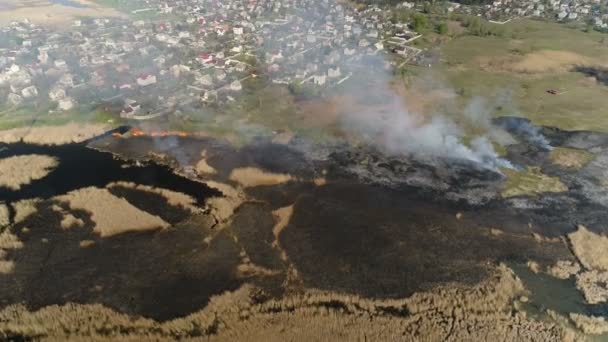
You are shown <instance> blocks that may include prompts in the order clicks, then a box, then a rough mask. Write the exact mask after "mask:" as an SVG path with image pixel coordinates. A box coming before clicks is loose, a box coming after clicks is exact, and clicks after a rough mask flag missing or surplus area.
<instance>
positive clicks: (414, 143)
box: [343, 89, 513, 170]
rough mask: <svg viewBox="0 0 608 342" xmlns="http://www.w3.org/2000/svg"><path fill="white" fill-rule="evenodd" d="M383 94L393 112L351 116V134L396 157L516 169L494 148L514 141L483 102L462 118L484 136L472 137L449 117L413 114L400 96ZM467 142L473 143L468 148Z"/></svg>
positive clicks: (475, 103) (348, 124)
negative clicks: (495, 145)
mask: <svg viewBox="0 0 608 342" xmlns="http://www.w3.org/2000/svg"><path fill="white" fill-rule="evenodd" d="M382 93H383V94H386V95H385V96H387V97H388V99H387V101H388V102H389V104H388V108H389V109H388V110H386V111H385V112H383V113H382V114H381V115H378V114H377V113H370V112H366V111H355V112H350V113H348V114H347V115H346V116H345V117H344V118H343V124H344V127H345V128H346V130H347V131H350V132H355V133H356V134H358V135H359V136H360V137H362V138H363V139H364V140H365V141H366V142H367V143H371V144H373V145H376V146H377V147H379V148H380V149H381V150H383V151H384V152H385V153H388V154H392V155H413V156H415V157H420V158H429V157H430V158H435V157H438V158H453V159H464V160H468V161H471V162H474V163H477V164H480V165H481V166H483V167H486V168H490V169H493V170H496V169H497V168H500V167H505V168H513V165H512V164H511V163H510V162H509V161H508V160H506V159H504V158H501V157H499V156H498V154H497V153H496V151H495V150H494V147H493V145H492V142H495V143H498V144H501V145H503V144H507V143H510V141H512V138H511V137H510V136H509V134H508V133H506V132H504V131H502V130H501V129H499V128H496V127H494V126H492V125H491V121H490V117H489V115H488V110H487V108H486V106H485V104H484V103H483V101H481V100H480V99H475V100H474V101H473V102H471V104H470V105H469V106H468V107H467V109H466V110H465V111H464V114H462V115H459V116H458V119H460V121H467V126H469V127H475V128H476V130H477V131H481V132H482V133H481V134H480V135H477V136H472V137H471V136H470V135H467V134H466V132H465V131H464V130H463V129H462V127H461V126H460V125H458V124H457V123H456V122H455V121H453V120H452V119H450V118H448V117H447V116H446V115H442V114H440V113H436V114H433V115H430V117H429V116H422V115H420V114H418V113H413V112H410V111H409V110H408V108H407V106H406V103H405V101H404V100H403V99H402V98H401V97H400V96H399V95H397V94H396V93H394V92H393V91H391V90H390V89H385V90H383V91H382ZM465 140H469V143H468V144H465V143H464V142H465Z"/></svg>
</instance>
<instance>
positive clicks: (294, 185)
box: [0, 128, 608, 320]
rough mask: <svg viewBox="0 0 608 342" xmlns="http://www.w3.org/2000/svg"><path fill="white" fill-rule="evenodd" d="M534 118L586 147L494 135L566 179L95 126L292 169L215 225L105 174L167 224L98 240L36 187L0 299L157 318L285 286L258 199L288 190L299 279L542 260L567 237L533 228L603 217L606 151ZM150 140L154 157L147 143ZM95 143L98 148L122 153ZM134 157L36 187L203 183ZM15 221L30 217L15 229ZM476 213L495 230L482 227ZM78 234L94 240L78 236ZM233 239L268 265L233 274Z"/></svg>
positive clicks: (123, 145)
mask: <svg viewBox="0 0 608 342" xmlns="http://www.w3.org/2000/svg"><path fill="white" fill-rule="evenodd" d="M538 132H541V133H542V134H543V135H545V138H546V139H547V141H548V142H549V143H550V144H551V145H553V146H560V145H563V146H570V147H575V146H577V147H579V148H581V146H585V147H589V148H592V149H594V151H595V152H594V153H595V156H596V159H594V161H592V162H591V163H590V164H589V165H588V166H586V167H585V168H583V169H581V170H576V171H573V170H567V169H563V168H560V167H559V166H556V165H553V164H551V162H550V161H549V159H548V152H547V151H545V150H544V149H543V148H541V147H539V146H537V145H536V143H537V142H538V140H534V139H521V140H520V142H519V144H517V145H514V146H511V147H510V148H508V153H509V156H511V157H512V159H513V160H514V161H517V163H518V164H519V165H520V166H521V167H525V166H527V165H535V166H539V167H541V168H542V170H543V172H546V173H547V174H550V175H553V176H556V177H559V178H560V179H561V180H562V181H563V182H564V183H565V184H567V186H568V187H569V191H567V192H565V193H560V194H542V195H540V196H538V197H527V196H521V197H516V198H510V199H502V198H501V197H500V196H499V193H500V190H501V186H502V182H503V181H504V176H502V175H501V174H500V172H497V171H496V170H489V169H487V168H483V167H479V166H477V165H474V164H471V163H467V162H463V161H455V160H445V159H443V160H440V159H435V160H425V161H420V160H415V159H412V158H410V157H407V156H401V157H394V156H393V157H390V156H385V155H382V154H380V153H379V152H378V151H376V150H374V149H373V148H370V147H361V148H351V147H348V146H345V145H340V144H338V145H328V146H317V147H313V148H310V145H305V144H302V142H301V141H297V140H296V141H295V142H294V143H292V144H290V145H287V146H285V145H276V144H272V143H270V142H265V141H260V142H256V143H253V144H251V145H249V146H246V147H243V148H236V147H232V146H230V144H228V143H227V142H224V141H219V140H215V139H211V138H206V139H195V138H185V139H182V138H180V139H170V140H168V141H163V140H158V139H152V138H145V137H142V138H128V139H127V138H125V139H123V138H119V139H117V138H113V137H105V138H101V139H97V140H96V141H94V143H93V145H94V146H95V147H96V148H101V149H107V150H109V151H112V152H113V153H117V154H119V155H123V156H127V157H129V158H137V159H141V158H144V159H146V158H151V159H155V160H161V161H162V162H164V163H167V164H168V165H172V166H173V167H177V168H184V167H187V166H189V165H193V164H195V163H196V162H197V161H198V160H199V159H200V155H201V152H202V151H207V162H208V163H209V164H210V165H211V166H212V167H214V168H215V169H216V170H218V173H217V174H216V175H213V176H210V178H212V179H213V180H216V181H220V182H226V183H230V184H232V185H235V186H236V184H235V183H231V182H230V181H229V180H228V179H227V177H228V176H229V174H230V172H231V171H232V170H233V169H234V168H237V167H245V166H252V167H258V168H261V169H263V170H266V171H271V172H281V173H290V174H292V175H294V176H296V177H297V179H298V180H297V181H291V182H288V183H286V184H281V185H276V186H259V187H255V188H250V189H247V190H246V193H247V195H248V196H249V197H250V198H251V200H252V201H251V202H247V203H246V204H244V205H243V206H241V207H240V208H239V209H238V210H237V211H236V213H235V215H234V217H233V218H232V221H231V222H230V223H229V224H228V225H227V227H226V228H224V230H222V231H218V230H217V229H218V227H216V226H215V221H213V220H211V219H210V218H209V217H208V216H205V215H204V214H202V215H197V216H190V215H187V214H186V212H185V211H184V210H183V209H181V208H178V207H171V206H168V205H167V203H166V202H164V201H163V200H162V199H161V198H159V197H158V196H155V195H153V194H149V193H145V192H141V191H140V190H133V189H125V188H116V189H115V190H113V192H114V193H115V194H116V195H119V196H121V197H124V198H125V199H127V200H128V201H129V202H131V203H132V204H133V205H135V206H137V207H138V208H140V209H142V210H145V211H147V212H150V213H152V214H155V215H159V216H161V217H162V218H164V219H166V220H167V221H168V222H170V223H172V224H174V226H173V227H172V228H171V229H169V230H167V231H154V232H146V233H129V234H121V235H118V236H115V237H111V238H107V239H101V238H99V237H98V236H96V235H95V234H94V233H92V231H91V228H92V222H91V220H90V217H89V214H88V213H86V212H75V213H73V214H75V215H76V216H78V217H80V218H82V219H83V220H84V221H85V227H83V228H77V229H72V230H62V229H61V228H59V220H60V216H59V215H58V214H57V213H56V212H54V211H52V210H50V209H49V208H50V205H51V204H52V203H50V202H49V201H46V202H43V203H42V204H40V205H39V212H38V213H37V214H35V215H32V216H30V217H28V218H27V219H26V221H25V222H23V223H20V224H18V225H16V226H15V227H13V230H14V231H15V232H16V233H17V235H18V237H19V238H20V239H21V240H22V241H24V245H25V246H24V248H23V249H21V250H16V251H11V252H10V253H9V255H8V258H9V259H12V260H15V261H16V268H15V271H14V273H12V274H10V275H4V276H0V303H2V304H3V305H7V304H12V303H25V304H26V305H27V306H28V307H30V308H32V309H36V308H39V307H42V306H45V305H50V304H62V303H66V302H69V301H74V302H78V303H103V304H105V305H107V306H109V307H111V308H113V309H116V310H118V311H121V312H126V313H129V314H134V315H142V316H146V317H152V318H155V319H159V320H166V319H171V318H175V317H181V316H184V315H187V314H189V313H191V312H194V311H196V310H199V309H201V308H203V307H204V306H205V304H206V303H207V302H208V300H209V298H210V297H211V296H213V295H216V294H220V293H222V292H224V291H229V290H234V289H236V288H237V287H238V286H240V285H241V284H243V283H244V282H251V283H254V284H256V285H257V286H259V287H260V288H261V289H262V290H263V292H264V293H265V295H264V296H262V297H261V298H270V297H273V296H281V295H282V293H283V292H284V291H285V290H287V289H285V288H284V287H283V285H282V284H284V282H285V277H286V272H287V266H288V265H287V264H286V263H285V262H284V261H283V260H282V259H281V258H280V252H279V250H278V249H277V248H276V247H273V245H272V242H273V240H274V236H273V234H272V228H273V226H274V224H275V220H276V219H275V218H274V216H273V215H272V211H273V210H276V209H277V208H281V207H285V206H289V205H293V216H292V218H291V221H290V223H289V224H288V226H287V227H286V228H285V229H284V230H283V232H282V233H281V235H280V239H279V242H280V245H281V247H282V248H283V250H284V251H285V252H286V255H287V257H288V260H289V262H291V263H293V265H294V266H295V268H296V269H297V270H298V274H299V276H300V278H301V281H302V285H303V286H305V287H312V288H318V289H326V290H334V291H339V292H344V293H351V294H357V295H362V296H365V297H373V298H396V297H404V296H408V295H410V294H412V293H414V292H416V291H420V290H425V289H429V288H432V287H434V286H437V285H440V284H446V283H452V282H457V283H462V284H475V283H477V282H479V281H481V280H483V279H484V277H485V276H486V274H487V271H488V270H489V269H491V268H492V267H494V266H495V265H496V263H498V262H501V261H511V262H516V263H525V262H526V261H528V260H535V261H537V262H539V263H540V264H541V265H545V266H546V265H550V264H552V263H554V262H555V261H556V260H558V259H567V258H569V257H570V256H571V254H570V252H569V250H568V248H567V246H565V244H563V243H561V242H559V241H558V242H543V243H539V242H538V241H537V240H535V239H534V237H533V236H532V234H533V233H538V234H540V235H542V236H548V237H555V236H563V235H564V234H566V233H568V232H572V231H574V230H575V229H576V225H577V224H585V225H588V226H589V227H590V228H591V229H593V230H595V231H604V230H605V229H606V228H605V227H604V226H603V222H606V219H607V218H608V217H607V215H608V210H606V209H607V208H608V207H607V202H608V194H604V193H602V191H603V190H601V189H600V188H601V187H598V186H597V184H599V182H601V181H602V179H601V178H602V177H603V174H602V172H601V170H602V166H603V165H604V164H603V163H608V156H607V157H606V158H604V157H602V156H603V153H604V152H603V149H604V148H605V146H608V139H606V138H605V137H604V136H603V135H601V134H598V133H593V132H563V131H556V130H551V129H549V128H539V130H538ZM69 146H72V145H69ZM69 146H68V147H56V148H57V149H58V151H62V152H61V153H66V154H65V155H66V156H67V155H70V154H69V153H70V151H72V150H70V148H75V147H69ZM62 148H65V149H66V150H62ZM78 148H80V147H78ZM53 149H54V148H48V150H40V149H38V148H34V147H29V146H22V147H21V149H20V150H19V151H20V152H19V153H33V152H37V153H45V152H47V153H45V154H51V155H58V154H59V153H58V152H56V151H55V152H54V151H53ZM9 151H10V150H9ZM12 151H13V152H12V153H13V154H16V153H17V152H15V149H13V150H12ZM78 151H79V152H78V153H82V152H81V150H78ZM150 152H154V153H164V154H166V155H168V158H162V157H159V156H158V155H157V156H154V157H151V155H152V154H151V153H150ZM3 153H5V154H3V155H2V156H6V155H7V154H6V153H7V152H6V151H5V152H3ZM53 153H55V154H53ZM95 153H101V152H95ZM85 154H86V153H85ZM60 155H63V154H60ZM104 156H110V155H109V154H108V155H106V154H104ZM87 158H88V157H87V156H82V157H81V158H80V159H79V162H78V161H70V160H68V159H66V158H63V159H62V162H64V164H67V166H70V165H71V167H72V169H71V171H65V173H61V172H60V173H55V175H54V176H53V173H51V175H49V177H51V178H50V179H52V180H54V181H55V182H61V180H62V179H64V178H62V177H67V176H68V175H71V176H72V177H73V176H74V174H75V173H73V172H77V173H76V174H80V172H85V171H86V172H92V174H93V175H95V172H93V171H92V170H93V169H92V168H91V167H90V166H75V165H80V164H82V162H83V161H87V160H88V159H87ZM104 158H105V157H104ZM109 158H110V159H104V160H107V161H108V162H109V163H117V164H122V163H123V162H121V161H116V160H114V159H112V158H111V157H109ZM147 165H148V166H146V167H147V168H146V167H143V168H135V167H133V168H120V170H118V169H112V172H114V173H110V176H108V175H107V174H105V173H101V174H99V173H98V175H97V176H91V175H89V174H88V173H87V174H85V176H84V178H82V179H87V181H86V182H83V181H82V179H80V180H67V184H68V185H60V186H58V187H54V188H53V190H54V192H49V194H54V193H58V192H60V191H68V190H70V189H73V188H78V187H82V186H85V185H86V186H89V185H95V186H104V185H105V184H107V183H108V182H109V181H114V180H129V181H133V182H135V183H140V184H148V185H152V186H159V187H165V188H169V189H173V190H176V191H181V192H184V193H187V194H192V195H197V196H198V197H197V198H199V199H201V200H204V198H206V196H209V195H210V194H211V193H210V192H208V190H207V188H206V187H204V186H203V185H202V184H201V183H199V182H194V181H188V180H184V178H183V177H179V176H175V175H174V174H173V173H171V175H172V176H171V177H165V178H163V177H158V176H155V177H148V176H147V172H148V170H153V171H150V172H151V173H152V174H154V172H158V171H154V170H157V169H155V168H159V169H160V170H168V172H170V169H168V168H165V167H163V166H152V165H154V164H153V163H151V164H147ZM67 166H63V167H64V168H65V167H67ZM61 167H62V166H61V164H60V168H61ZM150 168H152V169H150ZM61 170H68V169H61ZM99 170H105V169H99ZM55 172H57V170H56V171H55ZM70 172H72V173H70ZM123 172H124V173H123ZM162 172H164V171H162ZM60 175H61V177H59V176H60ZM125 175H126V176H125ZM321 176H322V177H324V178H326V180H327V184H325V185H321V186H317V185H315V184H314V183H313V182H312V180H313V179H314V178H316V177H321ZM53 177H54V178H53ZM87 177H88V178H87ZM172 177H177V178H172ZM47 178H48V177H47ZM46 181H47V180H46V179H44V180H42V183H43V184H44V182H46ZM174 181H175V182H177V186H176V184H175V183H174ZM38 185H39V183H33V184H32V187H35V186H38ZM195 185H196V186H195ZM200 186H202V187H200ZM594 188H595V190H593V191H591V190H590V189H594ZM598 189H599V190H598ZM24 190H27V189H24ZM28 191H29V192H28ZM5 193H6V192H5ZM40 193H41V192H39V191H33V190H27V191H26V192H25V193H23V194H21V193H19V194H12V195H11V196H13V197H12V198H13V199H19V198H26V197H28V196H31V195H38V194H40ZM201 196H202V197H201ZM604 198H607V200H606V201H605V202H604ZM458 213H460V214H461V215H462V216H461V218H457V214H458ZM24 227H28V228H30V231H29V232H25V231H23V230H22V228H24ZM491 228H495V229H498V230H500V231H502V232H503V233H502V234H499V235H496V234H493V233H492V231H491ZM206 237H209V238H210V239H209V240H205V238H206ZM42 239H47V240H48V241H47V242H43V240H42ZM81 240H93V241H95V244H94V245H93V246H90V247H88V248H81V247H79V242H80V241H81ZM241 252H244V253H245V254H246V255H247V256H248V257H249V259H250V260H251V261H252V262H253V263H255V264H256V265H258V266H261V267H264V268H266V269H268V270H271V271H274V272H275V273H274V275H272V276H269V275H259V274H250V275H246V276H243V275H242V274H239V272H238V267H237V266H238V265H239V263H241V261H242V255H241ZM290 290H294V289H290Z"/></svg>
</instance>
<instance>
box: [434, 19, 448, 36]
mask: <svg viewBox="0 0 608 342" xmlns="http://www.w3.org/2000/svg"><path fill="white" fill-rule="evenodd" d="M437 33H439V34H441V35H445V34H447V33H448V24H446V23H445V22H442V23H440V24H439V25H437Z"/></svg>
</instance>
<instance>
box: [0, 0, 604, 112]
mask: <svg viewBox="0 0 608 342" xmlns="http://www.w3.org/2000/svg"><path fill="white" fill-rule="evenodd" d="M138 4H141V6H142V7H141V8H136V7H133V8H135V9H133V10H132V14H133V15H134V16H138V17H141V18H143V19H137V18H136V19H126V18H96V19H84V18H83V19H79V20H75V21H74V22H73V23H72V24H71V25H72V27H70V30H68V31H61V30H50V29H48V28H43V27H42V26H37V25H34V24H32V23H30V22H28V21H25V22H13V23H12V24H11V25H9V26H6V27H3V28H2V31H1V32H0V34H1V37H2V39H1V40H0V70H2V72H1V73H0V98H1V99H2V102H3V103H5V105H6V106H10V108H11V109H14V108H19V107H26V108H29V109H30V110H31V109H32V108H34V109H35V110H36V111H39V112H50V113H53V112H61V111H70V110H79V111H81V112H82V111H85V110H88V109H90V108H91V106H92V104H93V105H99V104H104V105H106V106H109V107H111V108H113V112H115V113H116V114H120V117H122V118H125V119H135V120H146V119H152V118H157V117H160V116H163V115H166V114H169V113H172V112H174V111H175V110H176V108H178V107H179V106H185V105H190V106H195V107H196V106H209V105H221V104H223V103H227V102H230V101H235V100H236V99H238V97H239V95H240V94H241V93H242V90H243V87H245V86H247V84H248V82H252V81H254V80H255V79H256V78H260V77H263V78H264V79H265V80H266V81H269V82H272V83H276V84H284V85H288V86H296V87H298V88H307V87H309V88H317V89H326V88H331V87H335V86H336V85H340V84H342V83H344V82H347V81H348V80H349V78H351V76H352V75H353V73H356V72H357V69H358V68H362V67H363V68H368V67H371V66H373V67H381V68H384V69H391V68H394V67H396V66H400V65H403V64H405V63H410V64H418V65H424V66H427V64H428V61H427V60H425V59H424V58H420V57H419V56H422V55H424V50H423V49H420V48H417V47H414V46H413V45H412V44H411V43H412V42H413V41H415V40H416V39H418V38H420V37H421V34H418V33H417V32H415V30H414V27H413V26H412V25H411V23H409V22H402V21H399V20H395V16H394V15H393V11H392V10H391V9H388V8H384V7H381V6H378V5H368V6H365V7H364V9H361V8H360V7H356V6H343V5H340V4H339V3H336V2H333V1H327V0H326V1H312V0H282V1H276V0H260V1H242V0H234V1H229V2H218V1H211V0H205V1H203V0H184V1H174V2H171V3H169V2H167V1H163V0H155V1H146V2H143V1H141V2H138V1H134V2H133V3H131V6H137V5H138ZM442 5H443V10H445V12H447V13H463V14H468V15H477V16H483V17H485V18H487V19H489V20H490V21H493V19H494V21H493V22H495V23H504V22H505V21H508V20H510V19H512V18H515V17H521V16H551V17H555V18H556V19H558V20H574V19H576V20H586V21H589V22H591V21H592V22H593V24H594V25H595V26H596V28H598V29H603V28H606V27H607V24H606V17H607V16H608V14H604V15H600V10H599V5H598V1H596V0H591V1H589V2H587V0H585V1H575V2H570V1H561V2H560V0H552V1H542V2H541V1H539V0H531V1H510V0H503V1H501V0H497V1H495V2H494V3H492V4H489V5H483V6H482V5H480V6H465V5H460V4H458V3H444V4H442ZM396 7H397V8H401V9H407V10H419V11H422V5H421V4H420V3H413V2H403V3H400V4H398V5H397V6H396ZM146 13H153V14H154V15H153V16H149V17H146V16H145V14H146ZM498 20H504V21H502V22H500V21H498ZM386 55H389V56H390V57H389V58H385V57H383V58H378V56H386ZM366 59H372V60H375V61H380V63H366V62H365V60H366ZM378 64H380V65H378ZM429 66H430V65H429ZM83 104H87V105H86V106H87V108H82V107H83V106H84V105H83Z"/></svg>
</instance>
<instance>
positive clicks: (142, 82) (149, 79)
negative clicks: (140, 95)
mask: <svg viewBox="0 0 608 342" xmlns="http://www.w3.org/2000/svg"><path fill="white" fill-rule="evenodd" d="M154 83H156V76H155V75H142V76H140V77H138V78H137V84H138V85H139V86H141V87H145V86H149V85H151V84H154Z"/></svg>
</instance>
